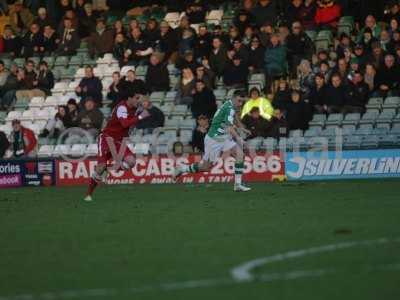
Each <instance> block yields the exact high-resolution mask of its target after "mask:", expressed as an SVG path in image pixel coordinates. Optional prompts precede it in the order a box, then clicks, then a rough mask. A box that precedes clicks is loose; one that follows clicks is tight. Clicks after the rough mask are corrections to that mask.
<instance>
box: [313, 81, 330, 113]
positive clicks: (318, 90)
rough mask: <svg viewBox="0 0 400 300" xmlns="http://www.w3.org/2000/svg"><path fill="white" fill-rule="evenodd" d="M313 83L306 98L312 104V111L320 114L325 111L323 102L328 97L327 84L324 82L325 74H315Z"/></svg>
mask: <svg viewBox="0 0 400 300" xmlns="http://www.w3.org/2000/svg"><path fill="white" fill-rule="evenodd" d="M314 81H315V85H314V86H313V87H312V89H311V91H310V95H309V97H308V100H309V102H310V104H311V106H312V109H313V111H314V112H316V113H319V114H322V113H324V112H325V109H324V102H325V99H326V98H328V97H330V96H329V95H328V91H327V85H326V82H325V76H324V75H323V74H317V75H315V79H314Z"/></svg>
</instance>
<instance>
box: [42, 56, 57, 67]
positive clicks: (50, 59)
mask: <svg viewBox="0 0 400 300" xmlns="http://www.w3.org/2000/svg"><path fill="white" fill-rule="evenodd" d="M43 60H44V61H45V62H47V64H48V66H49V68H50V69H52V68H53V66H54V62H55V58H54V56H45V57H43Z"/></svg>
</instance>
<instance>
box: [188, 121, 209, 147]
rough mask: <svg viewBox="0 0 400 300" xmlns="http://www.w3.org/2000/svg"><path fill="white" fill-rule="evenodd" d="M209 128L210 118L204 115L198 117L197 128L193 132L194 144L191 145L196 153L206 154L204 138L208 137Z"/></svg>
mask: <svg viewBox="0 0 400 300" xmlns="http://www.w3.org/2000/svg"><path fill="white" fill-rule="evenodd" d="M209 127H210V122H209V118H208V117H207V116H203V115H200V116H198V118H197V126H196V128H195V129H194V130H193V135H192V142H191V143H190V144H191V146H192V147H193V150H194V151H195V152H200V153H203V152H204V138H205V137H206V134H207V132H208V129H209Z"/></svg>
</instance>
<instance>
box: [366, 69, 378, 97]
mask: <svg viewBox="0 0 400 300" xmlns="http://www.w3.org/2000/svg"><path fill="white" fill-rule="evenodd" d="M375 75H376V69H375V67H374V65H373V64H370V63H368V64H367V65H366V66H365V74H364V81H365V83H366V84H367V85H368V88H369V91H370V92H372V91H374V90H375Z"/></svg>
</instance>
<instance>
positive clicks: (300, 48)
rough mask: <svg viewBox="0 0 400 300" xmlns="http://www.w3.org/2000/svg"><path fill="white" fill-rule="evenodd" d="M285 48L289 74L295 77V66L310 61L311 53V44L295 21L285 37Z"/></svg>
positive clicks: (298, 23) (299, 24)
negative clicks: (306, 60)
mask: <svg viewBox="0 0 400 300" xmlns="http://www.w3.org/2000/svg"><path fill="white" fill-rule="evenodd" d="M286 47H287V51H288V57H289V66H290V70H291V74H292V75H295V74H297V66H298V65H299V64H300V62H301V61H302V60H303V59H308V60H310V58H311V56H312V53H313V43H312V41H311V39H310V38H309V37H308V36H307V34H306V33H305V32H304V31H303V28H302V25H301V23H300V22H298V21H296V22H294V23H293V25H292V33H291V34H289V36H288V37H287V41H286Z"/></svg>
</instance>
